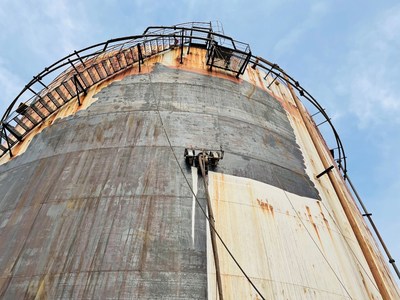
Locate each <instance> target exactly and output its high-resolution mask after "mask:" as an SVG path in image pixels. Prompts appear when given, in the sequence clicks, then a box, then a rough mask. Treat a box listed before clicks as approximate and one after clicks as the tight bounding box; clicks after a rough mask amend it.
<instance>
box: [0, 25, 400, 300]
mask: <svg viewBox="0 0 400 300" xmlns="http://www.w3.org/2000/svg"><path fill="white" fill-rule="evenodd" d="M300 98H301V99H303V100H304V101H311V103H312V104H313V105H314V106H315V107H317V108H318V109H319V110H320V112H321V114H322V115H323V116H325V117H326V120H327V122H328V123H329V125H331V126H332V130H333V131H332V132H333V135H334V137H335V140H336V142H337V145H335V147H336V148H337V150H336V152H335V153H333V152H332V151H330V149H329V147H328V146H327V145H326V143H325V141H324V139H323V138H322V136H321V134H320V133H319V131H318V128H317V126H316V124H315V123H314V121H313V119H312V117H311V116H310V114H309V113H308V112H307V110H306V109H305V107H304V105H303V104H302V102H301V101H300ZM0 130H1V143H0V152H1V158H0V161H1V165H0V198H1V200H0V220H1V221H0V253H1V255H0V296H1V298H4V299H23V298H25V299H33V298H35V299H36V298H37V299H88V298H93V299H109V298H113V299H114V298H122V299H161V298H162V299H189V298H196V299H204V298H209V299H223V298H224V299H400V294H399V289H398V286H397V285H396V283H395V281H394V279H393V276H392V274H391V272H390V270H389V269H388V266H387V264H386V262H385V259H384V257H383V255H382V253H381V252H380V250H379V248H378V246H377V244H376V242H375V240H374V238H373V236H372V234H371V233H370V231H369V229H368V227H367V225H366V223H365V221H364V220H363V215H362V213H361V212H360V211H359V209H358V208H357V205H356V203H355V201H354V200H353V197H352V195H351V192H350V191H349V189H348V188H347V185H346V181H347V180H346V179H347V177H346V176H347V170H346V161H345V155H344V149H343V145H342V144H341V141H340V138H339V136H338V135H337V133H336V131H335V129H334V127H333V125H332V124H331V122H330V120H329V117H328V116H327V115H326V113H325V112H324V110H322V109H321V108H320V106H319V104H318V102H316V101H315V99H313V98H312V96H311V95H310V94H309V93H308V92H307V91H306V90H305V89H304V88H303V87H302V86H301V85H300V84H299V82H297V81H296V80H294V79H293V78H291V77H290V76H289V75H287V74H286V73H285V72H284V71H283V70H282V69H281V68H280V67H279V66H278V65H276V64H273V63H271V62H269V61H268V60H266V59H263V58H261V57H258V56H255V55H254V54H253V53H252V52H251V50H250V47H249V45H247V44H245V43H241V42H238V41H236V40H234V39H232V38H231V37H229V36H227V35H225V34H224V33H223V31H222V30H220V27H219V26H218V27H215V26H213V24H212V23H207V22H205V23H203V22H194V23H184V24H179V25H175V26H157V27H149V28H147V29H146V30H145V31H144V33H143V34H141V35H136V36H131V37H123V38H118V39H114V40H109V41H106V42H104V43H100V44H97V45H93V46H90V47H88V48H85V49H82V50H80V51H75V52H74V53H72V54H71V55H68V56H66V57H64V58H62V59H60V60H59V61H58V62H56V63H54V64H53V65H51V66H49V67H48V68H45V70H43V71H42V72H41V73H39V74H38V75H37V76H35V77H34V79H33V80H32V81H31V82H30V83H28V84H27V86H26V87H25V88H24V89H23V90H22V92H21V93H20V95H18V96H17V97H16V99H15V100H14V101H13V102H12V103H11V105H10V107H9V108H8V109H7V111H6V113H5V115H4V117H3V119H2V123H1V128H0ZM332 154H334V156H332Z"/></svg>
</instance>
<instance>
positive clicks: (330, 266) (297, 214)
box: [272, 173, 353, 299]
mask: <svg viewBox="0 0 400 300" xmlns="http://www.w3.org/2000/svg"><path fill="white" fill-rule="evenodd" d="M272 176H273V177H274V174H273V173H272ZM275 179H276V180H277V182H278V184H279V188H280V189H281V190H282V191H283V192H284V194H285V197H286V199H287V200H288V201H289V203H290V206H291V207H292V209H293V211H294V212H295V214H296V216H297V218H298V219H299V220H300V222H301V224H302V225H303V226H304V228H305V230H306V231H307V233H308V235H309V236H310V238H311V240H312V241H313V243H314V245H315V246H316V247H317V249H318V251H319V252H320V253H321V255H322V257H323V258H324V260H325V261H326V263H327V264H328V266H329V268H330V269H331V270H332V272H333V273H334V274H335V277H336V278H337V280H338V281H339V283H340V285H341V286H342V287H343V289H344V290H345V291H346V293H347V295H348V296H349V298H350V299H353V298H352V297H351V295H350V293H349V291H348V290H347V288H346V287H345V285H344V283H343V282H342V280H341V279H340V278H339V275H338V274H337V273H336V271H335V269H334V268H333V267H332V265H331V264H330V262H329V261H328V259H327V258H326V256H325V254H324V253H323V252H322V250H321V248H320V247H319V246H318V244H317V242H316V241H315V240H314V238H313V237H312V235H311V232H310V231H309V230H308V229H307V227H306V225H305V224H304V221H303V219H302V218H301V217H300V215H299V213H298V212H297V210H296V208H295V207H294V205H293V203H292V201H291V200H290V198H289V196H288V194H287V192H286V191H285V190H284V189H283V188H282V184H281V182H280V180H279V178H277V177H275Z"/></svg>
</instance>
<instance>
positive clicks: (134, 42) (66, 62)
mask: <svg viewBox="0 0 400 300" xmlns="http://www.w3.org/2000/svg"><path fill="white" fill-rule="evenodd" d="M198 24H203V25H204V24H206V25H208V24H209V28H206V27H204V28H201V26H196V25H198ZM153 29H157V30H158V31H157V32H156V33H154V32H152V31H151V30H153ZM148 32H150V33H148ZM163 38H173V39H175V38H176V39H182V40H181V41H180V43H181V44H182V45H183V44H184V43H186V44H189V42H190V40H191V39H196V40H199V41H203V42H204V43H205V44H207V45H211V43H213V42H215V39H216V38H218V39H221V40H225V41H228V42H229V43H230V44H231V45H229V46H231V47H232V48H233V49H234V51H235V52H237V53H239V54H242V55H248V56H249V59H248V61H247V63H252V64H253V65H256V66H257V67H259V68H261V69H264V70H265V71H267V72H269V73H270V74H273V75H274V76H276V77H277V78H279V79H281V80H282V81H283V82H286V84H288V85H290V86H292V87H293V88H294V89H296V90H297V91H298V92H299V94H300V95H301V96H303V97H304V98H305V99H307V100H308V101H309V102H310V103H311V104H312V105H313V106H314V107H315V108H316V109H318V111H319V112H320V113H321V114H322V116H323V117H324V118H325V119H326V121H327V122H328V124H329V125H330V127H331V129H332V133H333V135H334V137H335V140H336V143H337V147H336V148H337V149H338V152H339V157H338V161H340V162H343V163H340V164H338V166H339V169H341V171H342V172H343V175H345V174H346V172H347V164H346V156H345V151H344V147H343V144H342V141H341V140H340V137H339V134H338V133H337V131H336V129H335V127H334V125H333V123H332V122H331V120H330V118H329V116H328V115H327V114H326V112H325V110H324V109H323V108H322V107H321V105H320V104H319V103H318V102H317V100H316V99H315V98H313V97H312V95H311V94H310V93H309V92H308V91H307V90H305V89H304V88H303V87H302V86H301V85H300V84H299V83H298V81H296V80H294V79H293V78H292V77H291V76H290V75H289V74H287V73H286V72H285V71H284V70H283V69H281V68H280V67H279V66H278V65H277V64H274V63H272V62H270V61H268V60H266V59H263V58H261V57H258V56H255V55H252V54H251V52H250V48H249V46H248V45H247V44H245V43H242V42H239V41H236V40H234V39H233V38H232V37H230V36H227V35H224V34H222V33H218V32H214V31H213V30H212V27H211V23H206V22H193V23H183V24H179V25H175V26H150V27H148V28H147V29H146V30H145V31H144V34H141V35H132V36H126V37H120V38H116V39H110V40H107V41H105V42H102V43H98V44H95V45H92V46H88V47H86V48H83V49H81V50H78V51H74V52H73V53H71V54H69V55H67V56H65V57H63V58H61V59H60V60H58V61H56V62H55V63H53V64H51V65H50V66H48V67H46V68H44V70H43V71H41V72H40V73H38V74H37V75H36V76H34V77H33V79H32V80H31V81H30V82H29V83H28V84H27V85H26V86H25V87H24V88H23V89H22V91H21V92H20V93H19V94H18V95H17V97H16V98H15V99H14V100H13V101H12V102H11V104H10V105H9V106H8V108H7V110H6V111H5V113H4V115H3V117H2V118H1V125H0V126H1V128H0V130H3V131H4V133H5V134H4V135H6V130H7V131H9V128H7V124H8V122H9V121H10V116H13V115H14V114H15V113H16V109H14V107H15V105H16V103H17V102H18V101H20V100H21V99H22V96H24V95H27V93H28V92H29V93H33V94H34V95H33V96H32V97H31V98H29V99H28V100H26V101H28V102H33V101H38V99H39V98H40V97H41V96H43V95H44V93H45V90H46V88H47V87H48V85H46V84H45V83H43V80H44V79H45V78H47V77H50V75H52V74H54V73H56V71H58V70H61V72H60V74H59V75H58V76H57V77H56V78H55V79H54V80H52V81H51V82H50V83H49V85H51V84H52V83H53V82H54V81H56V80H60V78H61V77H62V76H63V75H64V76H65V75H66V74H67V75H68V74H69V75H70V78H71V77H72V76H73V75H79V73H78V72H75V74H74V73H73V72H71V71H73V67H74V65H75V64H76V66H75V67H74V68H76V67H78V66H82V65H83V66H84V65H85V63H87V62H88V61H90V60H92V62H96V60H97V59H98V58H99V57H101V56H103V57H106V56H107V54H109V53H112V52H115V53H117V54H118V53H121V51H122V50H124V49H128V48H132V47H137V46H138V45H141V47H143V45H145V44H146V43H148V42H149V41H150V42H151V41H154V40H157V39H163ZM170 46H171V45H170ZM157 53H158V52H157ZM148 56H151V55H147V56H146V55H145V57H148ZM113 75H114V74H111V75H110V76H113ZM64 79H65V78H64ZM67 79H68V78H67ZM102 80H105V78H104V79H102ZM96 83H97V82H96ZM38 84H40V85H41V86H43V87H44V88H43V89H42V90H40V91H39V92H35V91H34V86H35V85H38ZM82 86H83V84H82ZM89 87H90V86H89ZM86 88H88V87H86ZM77 91H78V88H77ZM80 92H83V89H81V91H80ZM80 92H79V93H77V95H79V94H80ZM75 96H76V95H75ZM23 102H25V101H23ZM9 127H11V126H9ZM32 128H33V127H32ZM4 135H3V137H2V138H1V137H0V145H2V144H3V147H4V143H2V142H3V140H5V138H4ZM10 138H11V137H10ZM7 150H11V149H7ZM3 154H4V152H3ZM3 154H0V156H2V155H3ZM10 154H11V153H10Z"/></svg>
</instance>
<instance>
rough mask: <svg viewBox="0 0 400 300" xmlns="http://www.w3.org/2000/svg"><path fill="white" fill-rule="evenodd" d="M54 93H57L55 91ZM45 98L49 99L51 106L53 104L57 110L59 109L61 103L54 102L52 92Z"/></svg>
mask: <svg viewBox="0 0 400 300" xmlns="http://www.w3.org/2000/svg"><path fill="white" fill-rule="evenodd" d="M56 93H57V91H56ZM46 96H47V97H48V98H49V99H50V101H51V102H53V104H54V105H55V106H56V107H57V108H59V107H60V106H61V103H59V102H58V101H57V100H56V98H55V97H54V95H53V94H52V92H50V93H48V94H47V95H46Z"/></svg>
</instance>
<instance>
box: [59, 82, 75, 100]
mask: <svg viewBox="0 0 400 300" xmlns="http://www.w3.org/2000/svg"><path fill="white" fill-rule="evenodd" d="M62 85H63V86H64V87H65V88H66V89H67V91H68V93H69V94H70V95H71V97H72V98H73V97H75V96H76V91H75V90H74V88H72V87H71V86H70V84H69V83H68V81H64V82H63V83H62Z"/></svg>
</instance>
